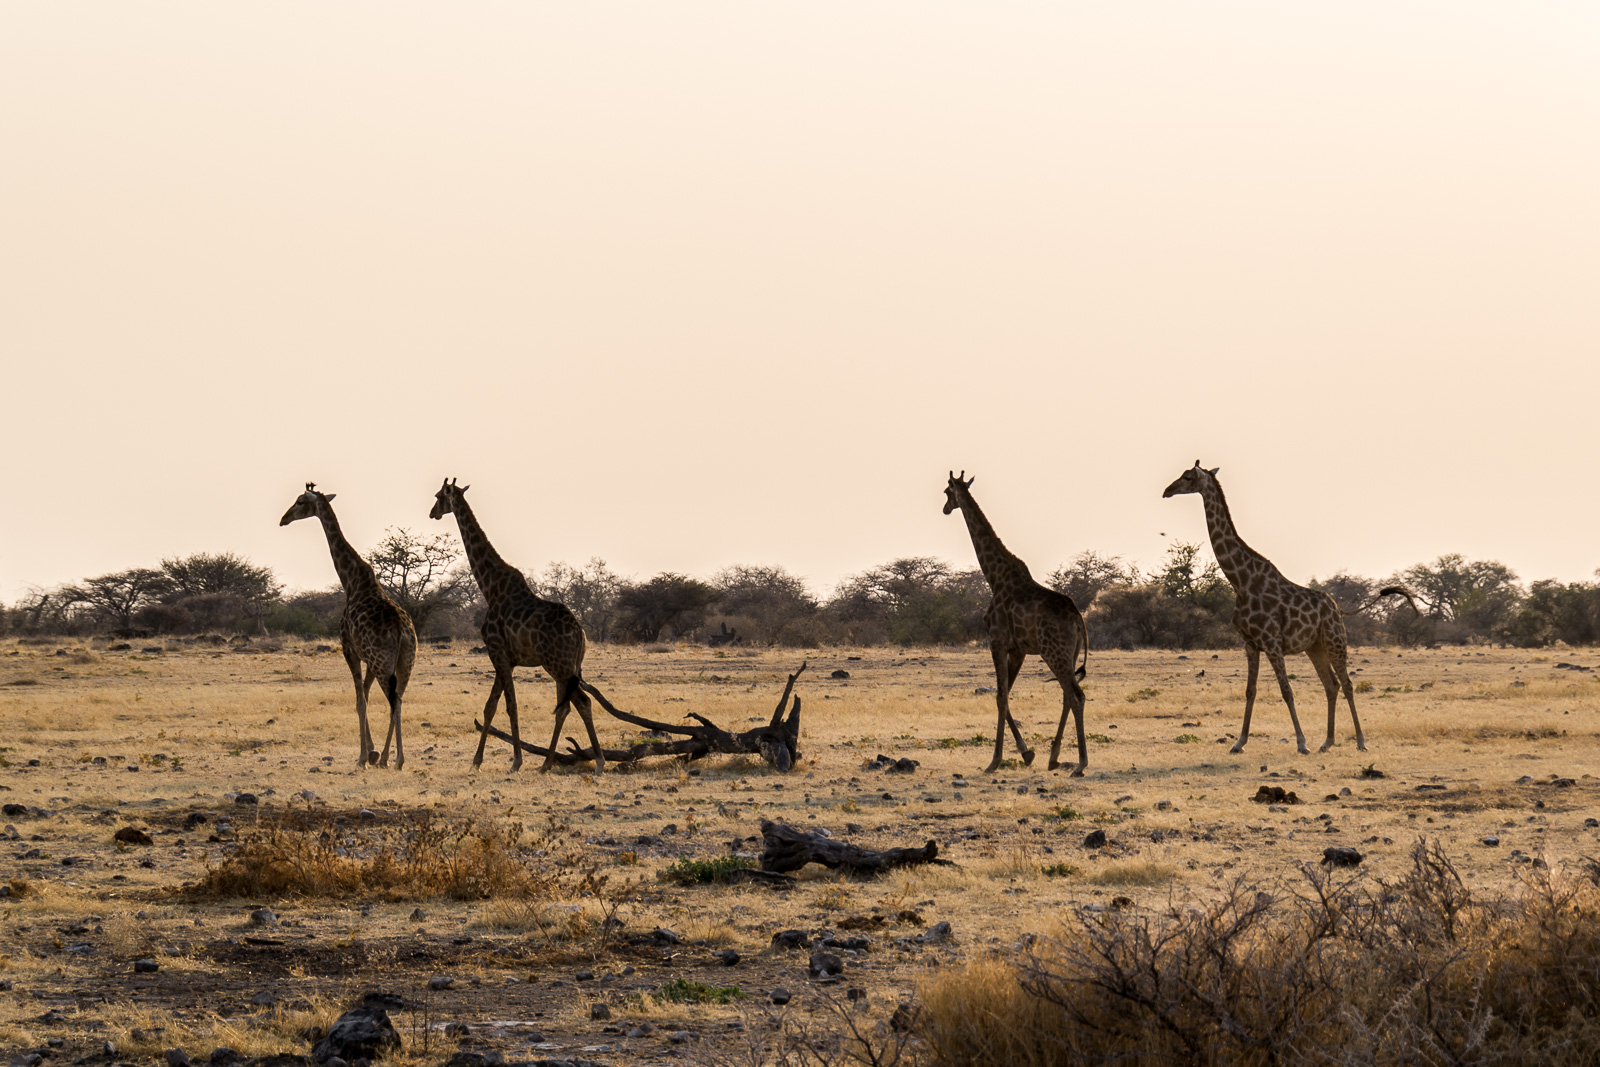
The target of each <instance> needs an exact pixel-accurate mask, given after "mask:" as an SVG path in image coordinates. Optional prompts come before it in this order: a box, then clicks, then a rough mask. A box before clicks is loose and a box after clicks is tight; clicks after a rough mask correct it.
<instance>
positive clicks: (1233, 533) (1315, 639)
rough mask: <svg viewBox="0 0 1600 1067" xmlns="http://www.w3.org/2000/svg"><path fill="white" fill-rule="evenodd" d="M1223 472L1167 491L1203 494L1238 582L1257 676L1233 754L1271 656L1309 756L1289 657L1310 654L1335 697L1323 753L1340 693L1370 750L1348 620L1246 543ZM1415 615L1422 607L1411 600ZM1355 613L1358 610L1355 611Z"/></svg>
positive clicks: (1197, 471) (1222, 558)
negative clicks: (1359, 710) (1354, 683)
mask: <svg viewBox="0 0 1600 1067" xmlns="http://www.w3.org/2000/svg"><path fill="white" fill-rule="evenodd" d="M1220 469H1221V468H1220V467H1212V468H1211V469H1210V470H1206V469H1205V468H1204V467H1202V466H1200V461H1199V460H1195V461H1194V466H1193V467H1191V468H1189V469H1188V470H1186V471H1184V472H1183V473H1182V474H1181V475H1179V476H1178V479H1177V480H1176V481H1174V482H1173V483H1172V484H1171V485H1169V486H1167V488H1166V491H1165V492H1164V493H1162V494H1161V496H1162V498H1163V499H1165V498H1167V497H1170V496H1178V495H1180V494H1183V493H1199V494H1200V499H1201V500H1202V501H1203V502H1204V503H1205V510H1206V529H1207V530H1208V531H1209V533H1210V535H1211V551H1212V552H1214V553H1215V554H1216V557H1217V563H1218V564H1220V565H1221V567H1222V573H1223V574H1225V575H1227V577H1228V581H1229V582H1230V583H1231V584H1232V585H1233V591H1234V597H1235V604H1234V608H1233V628H1234V629H1236V630H1238V631H1239V636H1240V637H1242V638H1244V648H1245V657H1246V660H1247V662H1248V663H1249V668H1250V670H1249V676H1248V678H1247V679H1246V680H1245V686H1244V725H1243V726H1241V727H1240V728H1239V740H1238V741H1237V742H1235V743H1234V746H1233V749H1232V751H1234V752H1236V753H1237V752H1242V751H1243V750H1244V743H1245V742H1246V741H1248V740H1249V739H1250V713H1251V711H1252V710H1254V708H1255V702H1256V677H1257V675H1258V674H1259V673H1260V670H1261V654H1262V653H1263V652H1265V653H1266V654H1267V662H1268V663H1270V664H1272V672H1273V673H1274V674H1276V675H1277V676H1278V689H1279V691H1281V692H1282V693H1283V702H1284V703H1285V704H1287V705H1289V721H1290V722H1292V723H1293V724H1294V736H1295V742H1296V744H1297V745H1298V746H1299V749H1300V754H1301V755H1307V754H1309V752H1310V750H1309V749H1308V748H1306V735H1305V734H1304V733H1303V732H1302V731H1301V729H1300V718H1299V716H1298V715H1296V714H1295V710H1294V690H1293V689H1291V688H1290V686H1289V675H1288V673H1287V672H1286V671H1285V670H1284V662H1283V661H1284V657H1285V656H1292V655H1294V654H1296V653H1299V652H1304V653H1305V654H1306V655H1307V656H1308V657H1310V659H1311V665H1312V666H1313V667H1315V668H1316V670H1317V677H1318V678H1320V679H1321V680H1322V688H1323V689H1324V690H1325V691H1326V692H1327V695H1328V736H1327V738H1326V739H1325V740H1324V741H1323V742H1322V747H1321V748H1320V749H1318V750H1317V751H1319V752H1326V751H1328V749H1329V748H1331V747H1332V746H1333V720H1334V712H1335V711H1336V710H1337V709H1338V706H1339V691H1340V690H1341V689H1342V690H1343V691H1344V699H1345V702H1346V703H1347V704H1349V705H1350V720H1351V721H1352V722H1353V723H1355V727H1356V748H1357V749H1358V750H1360V751H1362V752H1365V751H1366V750H1367V738H1366V735H1365V734H1364V733H1362V731H1361V718H1360V716H1358V715H1357V714H1356V697H1355V691H1354V689H1353V688H1352V687H1351V685H1350V674H1349V671H1347V670H1346V667H1345V664H1346V660H1347V658H1348V649H1347V642H1346V638H1345V628H1344V615H1343V613H1342V612H1341V611H1340V610H1339V605H1338V604H1337V603H1335V602H1334V599H1333V597H1331V596H1329V595H1328V594H1327V593H1322V592H1316V591H1314V590H1311V589H1307V588H1306V587H1305V586H1303V585H1296V584H1295V583H1293V582H1291V581H1290V580H1289V579H1287V578H1285V577H1284V576H1283V574H1282V572H1280V571H1279V570H1278V568H1277V567H1274V566H1273V565H1272V561H1271V560H1269V559H1267V558H1266V557H1265V556H1263V555H1261V553H1259V552H1257V551H1255V550H1254V549H1252V548H1251V547H1250V546H1249V545H1247V544H1245V543H1244V541H1243V539H1242V538H1240V537H1239V533H1238V531H1237V530H1235V529H1234V527H1233V517H1232V516H1231V515H1230V514H1229V513H1228V501H1227V498H1226V497H1225V496H1223V494H1222V484H1221V483H1220V482H1218V481H1217V471H1218V470H1220ZM1396 595H1398V596H1403V597H1405V598H1406V599H1407V600H1408V601H1411V599H1412V598H1411V594H1410V593H1409V592H1407V591H1406V590H1405V589H1403V588H1401V587H1400V586H1397V585H1392V586H1388V587H1387V588H1385V589H1383V590H1382V591H1380V592H1379V593H1378V594H1377V595H1376V596H1374V597H1373V598H1372V599H1371V600H1369V601H1367V602H1366V603H1365V604H1362V605H1361V606H1360V607H1358V608H1357V609H1356V611H1363V610H1365V609H1366V608H1367V607H1368V606H1369V605H1371V604H1372V603H1374V602H1376V601H1377V600H1380V599H1382V598H1383V597H1386V596H1396ZM1411 607H1412V609H1413V610H1415V608H1416V602H1415V601H1412V602H1411ZM1352 614H1353V613H1352Z"/></svg>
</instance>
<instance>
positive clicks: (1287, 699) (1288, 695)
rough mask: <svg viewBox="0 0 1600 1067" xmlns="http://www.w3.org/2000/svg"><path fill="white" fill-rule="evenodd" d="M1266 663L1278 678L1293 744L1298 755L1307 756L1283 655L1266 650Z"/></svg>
mask: <svg viewBox="0 0 1600 1067" xmlns="http://www.w3.org/2000/svg"><path fill="white" fill-rule="evenodd" d="M1267 662H1268V663H1271V664H1272V673H1273V674H1276V675H1277V676H1278V689H1279V691H1280V692H1282V693H1283V702H1284V703H1285V704H1287V705H1289V721H1290V722H1291V723H1293V724H1294V743H1295V747H1296V748H1298V749H1299V750H1300V755H1302V756H1309V755H1310V754H1311V750H1310V749H1309V748H1307V747H1306V735H1305V731H1304V730H1302V729H1300V716H1299V715H1296V714H1295V710H1294V688H1293V687H1292V686H1290V685H1289V671H1288V670H1287V668H1285V666H1284V662H1283V653H1282V652H1281V651H1279V650H1278V649H1275V648H1269V649H1267Z"/></svg>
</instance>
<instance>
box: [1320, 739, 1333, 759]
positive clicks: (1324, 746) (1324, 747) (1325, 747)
mask: <svg viewBox="0 0 1600 1067" xmlns="http://www.w3.org/2000/svg"><path fill="white" fill-rule="evenodd" d="M1332 747H1333V742H1332V741H1324V742H1323V743H1322V747H1321V748H1319V749H1317V754H1318V755H1319V756H1320V755H1321V754H1322V753H1324V752H1326V751H1328V749H1330V748H1332Z"/></svg>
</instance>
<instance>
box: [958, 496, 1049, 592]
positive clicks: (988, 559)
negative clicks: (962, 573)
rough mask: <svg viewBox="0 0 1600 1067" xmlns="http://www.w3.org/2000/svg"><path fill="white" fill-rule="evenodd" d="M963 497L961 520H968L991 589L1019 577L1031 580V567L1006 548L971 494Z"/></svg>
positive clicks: (980, 563)
mask: <svg viewBox="0 0 1600 1067" xmlns="http://www.w3.org/2000/svg"><path fill="white" fill-rule="evenodd" d="M961 496H962V500H961V517H962V518H964V519H966V520H967V532H968V533H969V534H971V535H972V547H973V549H974V550H975V551H976V552H977V553H978V568H979V569H980V570H982V571H983V576H984V578H985V579H987V580H988V582H989V589H990V590H991V591H993V590H995V589H997V588H999V587H1000V586H1001V585H1002V584H1004V583H1005V582H1006V580H1007V579H1010V578H1015V577H1017V576H1018V575H1019V574H1020V575H1021V577H1023V578H1027V579H1029V580H1030V581H1031V580H1032V578H1033V575H1032V574H1030V573H1029V572H1028V565H1027V564H1026V563H1024V562H1022V561H1021V560H1020V559H1018V558H1017V557H1016V556H1014V555H1012V554H1011V551H1010V549H1008V548H1006V546H1005V544H1004V543H1003V542H1002V541H1001V540H1000V535H999V534H997V533H995V532H994V527H993V526H991V525H989V519H988V517H987V516H985V515H984V513H983V509H982V508H980V507H978V502H977V501H976V500H974V499H972V494H971V493H963V494H961Z"/></svg>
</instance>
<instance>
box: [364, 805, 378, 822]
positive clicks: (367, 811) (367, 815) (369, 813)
mask: <svg viewBox="0 0 1600 1067" xmlns="http://www.w3.org/2000/svg"><path fill="white" fill-rule="evenodd" d="M377 817H378V813H377V812H375V811H373V810H372V809H371V808H362V809H361V814H360V816H359V818H360V819H361V821H362V822H371V821H372V820H374V819H376V818H377Z"/></svg>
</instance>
